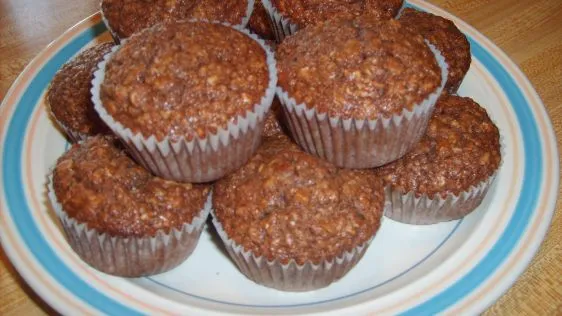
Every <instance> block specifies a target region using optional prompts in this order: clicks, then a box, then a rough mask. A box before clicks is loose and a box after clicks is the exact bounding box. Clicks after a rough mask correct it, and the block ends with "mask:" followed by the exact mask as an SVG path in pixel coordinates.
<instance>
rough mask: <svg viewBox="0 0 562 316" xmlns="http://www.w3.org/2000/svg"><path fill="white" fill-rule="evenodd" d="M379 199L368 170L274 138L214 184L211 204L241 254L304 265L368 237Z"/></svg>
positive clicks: (380, 205)
mask: <svg viewBox="0 0 562 316" xmlns="http://www.w3.org/2000/svg"><path fill="white" fill-rule="evenodd" d="M383 194H384V193H383V187H382V182H381V181H380V179H378V178H377V177H375V176H374V175H373V174H372V173H369V174H367V173H365V172H361V171H354V170H348V169H338V168H336V167H335V166H333V165H331V164H329V163H328V162H325V161H323V160H320V159H318V158H315V157H313V156H310V155H308V154H306V153H304V152H302V151H301V150H300V149H299V148H298V146H297V145H295V144H293V143H292V142H291V141H290V140H289V139H288V138H287V137H286V136H284V135H282V134H278V135H276V136H273V137H271V138H269V139H266V140H264V143H263V145H262V146H261V147H260V148H259V149H258V152H257V154H256V155H255V156H254V157H253V158H252V159H251V160H250V162H249V163H248V164H246V165H245V166H244V167H242V168H241V169H239V170H238V171H236V172H234V173H233V174H231V175H229V176H227V177H226V178H223V179H221V180H219V181H218V182H217V183H216V184H215V189H214V192H213V203H214V209H215V215H216V216H217V219H218V220H219V222H220V223H221V224H222V226H223V228H224V230H225V231H226V233H227V235H228V236H229V237H230V238H231V239H233V240H234V241H235V242H236V243H237V244H240V245H242V246H243V247H244V249H245V250H249V251H252V252H253V253H254V254H255V255H256V256H264V257H266V258H267V259H268V260H269V261H272V260H274V259H277V260H280V261H281V262H282V263H283V264H286V263H288V262H289V261H290V260H295V261H296V262H297V263H298V264H304V263H305V262H307V261H312V262H313V263H319V262H321V261H322V260H331V259H333V258H335V257H338V256H341V255H342V254H343V253H344V252H345V251H351V250H353V249H355V248H356V247H357V246H359V245H361V244H363V243H365V242H366V241H368V240H369V239H370V238H371V237H373V236H374V235H375V233H376V231H377V230H378V228H379V225H380V219H381V215H382V212H383V203H384V195H383Z"/></svg>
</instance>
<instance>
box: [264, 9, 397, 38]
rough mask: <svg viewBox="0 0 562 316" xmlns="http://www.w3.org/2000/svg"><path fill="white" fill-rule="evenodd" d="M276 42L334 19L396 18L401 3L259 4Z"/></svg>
mask: <svg viewBox="0 0 562 316" xmlns="http://www.w3.org/2000/svg"><path fill="white" fill-rule="evenodd" d="M262 1H263V4H264V7H265V10H266V11H267V13H268V14H269V16H270V21H271V23H272V27H273V29H274V31H275V36H276V38H277V41H278V42H282V41H283V39H284V38H285V37H287V36H289V35H292V34H294V33H295V32H296V31H297V30H299V29H302V28H305V27H308V26H312V25H316V24H318V23H321V22H323V21H326V20H328V19H333V18H348V19H350V18H353V17H355V16H359V15H363V14H369V15H372V16H373V17H374V18H377V19H390V18H394V17H396V16H397V15H398V12H399V11H400V8H401V7H402V5H403V4H404V2H403V0H358V1H348V0H307V1H302V0H262Z"/></svg>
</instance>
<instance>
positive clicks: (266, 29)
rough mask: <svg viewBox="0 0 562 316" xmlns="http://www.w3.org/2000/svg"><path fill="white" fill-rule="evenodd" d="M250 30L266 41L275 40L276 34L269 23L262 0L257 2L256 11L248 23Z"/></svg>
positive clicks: (255, 4) (256, 0)
mask: <svg viewBox="0 0 562 316" xmlns="http://www.w3.org/2000/svg"><path fill="white" fill-rule="evenodd" d="M248 27H249V28H250V30H251V31H252V32H254V33H256V34H258V35H259V36H260V37H261V38H263V39H266V40H274V39H275V34H274V33H273V29H272V28H271V25H270V22H269V15H268V14H267V11H266V10H265V8H264V7H263V4H262V2H261V0H255V3H254V10H253V11H252V16H250V21H249V22H248Z"/></svg>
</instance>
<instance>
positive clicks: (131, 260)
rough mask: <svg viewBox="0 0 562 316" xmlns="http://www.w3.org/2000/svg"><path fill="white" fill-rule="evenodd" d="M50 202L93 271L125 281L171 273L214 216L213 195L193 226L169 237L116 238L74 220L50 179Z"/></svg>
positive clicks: (169, 234)
mask: <svg viewBox="0 0 562 316" xmlns="http://www.w3.org/2000/svg"><path fill="white" fill-rule="evenodd" d="M48 194H49V199H50V201H51V204H52V205H53V208H54V210H55V213H56V215H57V217H58V218H59V220H60V222H61V224H62V227H63V229H64V232H65V235H66V237H67V241H68V243H69V244H70V246H71V247H72V249H73V250H74V251H75V252H76V254H77V255H78V256H79V257H80V258H81V259H82V260H83V261H84V262H86V263H87V264H89V265H90V266H92V267H93V268H95V269H97V270H99V271H101V272H104V273H107V274H112V275H116V276H121V277H130V278H134V277H142V276H148V275H154V274H159V273H163V272H166V271H168V270H171V269H173V268H175V267H176V266H178V265H179V264H181V263H182V262H184V261H185V260H186V259H187V258H188V257H189V256H190V255H191V253H192V252H193V250H194V249H195V247H196V246H197V243H198V241H199V237H200V235H201V232H202V230H203V227H204V226H205V222H206V219H207V217H208V215H209V213H210V210H211V207H212V204H211V193H210V194H209V197H208V198H207V201H206V202H205V204H204V206H203V209H202V210H201V212H200V213H199V215H197V216H196V217H195V218H194V219H193V220H192V222H191V223H186V224H184V225H183V226H182V228H181V229H175V228H174V229H172V230H171V231H170V232H169V233H166V232H164V231H163V230H160V231H158V232H157V233H156V235H155V236H154V237H128V238H127V237H116V236H109V235H108V234H106V233H100V232H98V231H96V230H95V229H89V228H88V225H87V224H85V223H79V222H77V221H76V220H75V219H72V218H70V217H69V216H68V215H67V214H66V213H65V212H64V210H63V208H62V205H61V204H60V203H59V202H58V199H57V197H56V195H55V193H54V190H53V183H52V174H51V175H50V176H49V193H48Z"/></svg>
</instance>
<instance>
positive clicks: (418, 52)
mask: <svg viewBox="0 0 562 316" xmlns="http://www.w3.org/2000/svg"><path fill="white" fill-rule="evenodd" d="M277 58H278V73H279V84H278V86H279V87H278V89H277V94H278V96H279V99H280V100H281V103H282V104H283V109H284V111H285V115H286V116H287V122H288V125H289V129H290V130H291V133H292V135H293V137H294V139H295V140H296V141H297V142H298V143H299V145H301V146H302V147H303V148H304V149H305V150H306V151H308V152H309V153H311V154H314V155H317V156H319V157H321V158H323V159H326V160H328V161H330V162H332V163H334V164H335V165H337V166H338V167H345V168H372V167H377V166H380V165H383V164H386V163H388V162H391V161H393V160H396V159H398V158H400V157H401V156H403V155H404V154H405V153H406V152H407V151H408V150H409V149H410V148H411V147H412V146H413V145H414V144H415V143H417V142H418V140H419V139H420V137H421V136H422V135H423V132H424V131H425V128H426V125H427V120H428V119H429V117H430V114H431V111H432V109H433V106H434V103H435V101H436V99H437V97H438V96H439V95H440V94H441V90H442V88H443V84H444V83H445V80H446V65H445V64H444V62H443V58H442V56H441V55H440V53H439V52H438V51H437V50H436V49H435V48H434V47H432V46H431V45H429V46H428V44H427V43H426V42H425V41H424V39H423V38H422V37H421V35H419V34H416V33H414V32H413V31H412V30H411V29H409V28H406V27H404V26H403V25H402V24H401V23H400V22H398V21H395V20H384V21H380V20H377V19H375V18H373V17H371V16H360V17H356V18H353V19H339V20H328V21H326V22H324V23H320V24H318V25H315V26H311V27H308V28H306V29H303V30H301V31H299V32H298V33H296V34H295V35H293V36H291V37H289V38H287V39H286V40H285V41H284V42H283V43H281V44H280V45H279V47H278V49H277Z"/></svg>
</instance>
